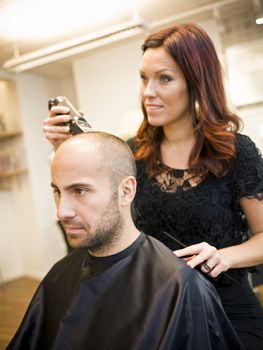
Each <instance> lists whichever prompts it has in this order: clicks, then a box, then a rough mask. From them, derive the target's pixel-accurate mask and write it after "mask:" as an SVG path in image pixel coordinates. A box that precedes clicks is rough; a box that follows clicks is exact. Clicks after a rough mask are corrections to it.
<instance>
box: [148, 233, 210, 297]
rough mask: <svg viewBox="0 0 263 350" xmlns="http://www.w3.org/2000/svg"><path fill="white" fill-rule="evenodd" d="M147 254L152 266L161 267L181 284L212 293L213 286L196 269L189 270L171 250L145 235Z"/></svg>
mask: <svg viewBox="0 0 263 350" xmlns="http://www.w3.org/2000/svg"><path fill="white" fill-rule="evenodd" d="M145 236H146V239H145V241H146V242H147V245H148V247H149V249H148V251H149V254H152V255H153V256H152V262H153V264H156V265H159V266H162V267H163V270H164V271H165V273H166V272H168V273H170V274H174V275H175V277H176V278H177V279H178V280H180V282H181V283H182V284H188V285H189V286H195V287H196V286H199V287H200V288H205V289H209V290H211V291H212V292H214V286H213V284H212V283H211V282H210V281H208V279H207V278H206V277H205V276H204V275H203V274H202V273H201V272H200V271H198V269H197V268H196V269H191V268H190V267H189V266H188V265H187V264H186V263H185V261H184V260H183V259H182V258H178V257H177V256H176V255H175V254H174V253H173V251H172V250H170V249H169V248H168V247H167V246H165V245H164V244H163V243H162V242H160V241H158V240H157V239H155V238H154V237H152V236H150V235H145Z"/></svg>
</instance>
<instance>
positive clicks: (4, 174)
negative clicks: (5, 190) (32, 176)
mask: <svg viewBox="0 0 263 350" xmlns="http://www.w3.org/2000/svg"><path fill="white" fill-rule="evenodd" d="M27 171H28V170H27V169H17V170H12V171H7V172H3V171H1V172H0V178H2V179H7V178H10V177H13V176H18V175H22V174H25V173H27Z"/></svg>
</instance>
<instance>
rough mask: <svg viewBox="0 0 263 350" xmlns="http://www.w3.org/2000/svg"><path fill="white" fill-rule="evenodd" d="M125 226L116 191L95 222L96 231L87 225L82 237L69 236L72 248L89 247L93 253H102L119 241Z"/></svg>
mask: <svg viewBox="0 0 263 350" xmlns="http://www.w3.org/2000/svg"><path fill="white" fill-rule="evenodd" d="M123 226H124V222H123V217H122V215H121V213H120V211H119V207H118V193H117V192H114V193H113V194H112V196H111V199H110V200H109V203H108V205H107V207H106V209H105V210H104V212H103V213H102V215H101V217H100V219H99V220H98V221H97V222H95V223H94V227H95V232H90V226H89V225H87V226H86V228H85V229H86V233H85V234H84V235H83V236H82V237H78V238H71V237H70V236H67V237H68V242H69V244H70V246H71V247H72V248H87V249H89V251H90V252H91V253H94V255H96V253H98V252H99V253H101V252H106V251H107V250H109V248H110V246H112V245H113V244H114V242H115V241H118V237H119V236H120V235H121V232H122V229H123Z"/></svg>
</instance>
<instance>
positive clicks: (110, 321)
mask: <svg viewBox="0 0 263 350" xmlns="http://www.w3.org/2000/svg"><path fill="white" fill-rule="evenodd" d="M7 349H8V350H11V349H25V350H30V349H35V350H41V349H43V350H49V349H56V350H69V349H70V350H71V349H72V350H79V349H81V350H82V349H83V350H84V349H85V350H86V349H88V350H105V349H107V350H154V349H159V350H172V349H173V350H174V349H175V350H188V349H189V350H190V349H191V350H195V349H196V350H197V349H198V350H206V349H211V350H217V349H218V350H223V349H231V350H235V349H242V347H241V345H240V343H239V340H238V338H237V335H236V333H235V331H234V330H233V328H232V326H231V324H230V322H229V320H228V319H227V318H226V316H225V313H224V311H223V309H222V306H221V304H220V301H219V298H218V296H217V294H216V292H215V289H214V287H213V286H212V284H210V282H209V281H207V280H206V279H205V278H204V277H203V276H202V275H201V273H199V272H197V271H195V270H192V269H190V268H189V267H187V266H186V265H185V263H184V261H183V260H180V259H178V258H176V257H175V255H174V254H173V253H172V251H170V250H169V249H168V248H167V247H165V246H164V245H163V244H162V243H160V242H159V241H157V240H155V239H154V238H152V237H150V236H146V235H144V234H143V233H142V234H141V235H140V236H139V238H138V239H137V240H136V241H135V242H134V243H133V244H132V245H131V246H130V247H129V248H127V249H125V250H124V251H122V252H120V253H118V254H115V255H112V256H109V257H102V258H96V257H92V256H91V255H90V254H89V253H88V252H87V249H76V250H74V251H73V252H72V253H71V254H70V255H68V256H67V257H65V258H64V259H62V260H61V261H59V262H58V263H57V264H55V265H54V267H53V268H52V269H51V270H50V271H49V273H48V274H47V276H46V277H45V278H44V280H43V281H42V283H41V284H40V286H39V288H38V289H37V291H36V293H35V296H34V297H33V299H32V301H31V303H30V305H29V307H28V310H27V312H26V315H25V317H24V319H23V321H22V323H21V325H20V328H19V329H18V331H17V333H16V334H15V336H14V338H13V339H12V341H11V343H10V344H9V346H8V347H7Z"/></svg>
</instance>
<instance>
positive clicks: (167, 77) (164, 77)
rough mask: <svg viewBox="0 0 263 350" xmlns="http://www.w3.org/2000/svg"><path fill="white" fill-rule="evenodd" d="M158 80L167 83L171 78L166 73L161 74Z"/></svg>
mask: <svg viewBox="0 0 263 350" xmlns="http://www.w3.org/2000/svg"><path fill="white" fill-rule="evenodd" d="M160 80H161V81H162V82H164V83H167V82H169V81H171V80H172V78H171V77H169V76H168V75H162V76H161V77H160Z"/></svg>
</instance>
